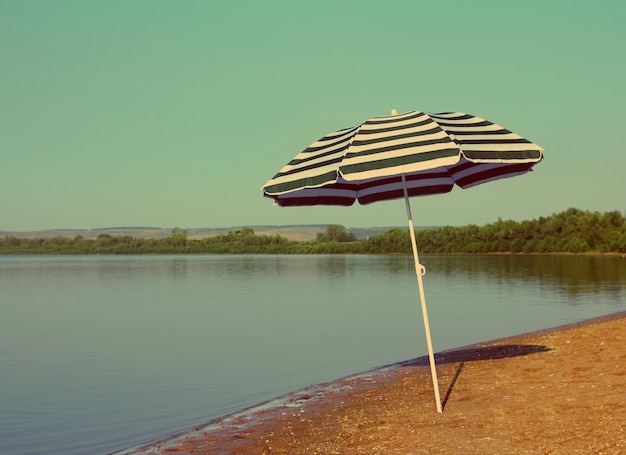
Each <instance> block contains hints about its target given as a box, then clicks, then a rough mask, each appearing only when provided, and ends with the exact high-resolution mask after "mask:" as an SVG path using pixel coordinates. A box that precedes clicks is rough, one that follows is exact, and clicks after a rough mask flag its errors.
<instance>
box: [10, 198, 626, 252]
mask: <svg viewBox="0 0 626 455" xmlns="http://www.w3.org/2000/svg"><path fill="white" fill-rule="evenodd" d="M415 234H416V239H417V243H418V245H419V250H420V252H421V253H426V254H428V253H431V254H442V253H444V254H445V253H448V254H452V253H479V254H485V253H525V254H531V253H619V254H622V253H626V219H625V217H624V216H623V215H622V214H621V213H620V212H619V211H610V212H604V213H600V212H592V211H583V210H579V209H575V208H570V209H568V210H566V211H563V212H561V213H558V214H553V215H551V216H548V217H540V218H538V219H533V220H526V221H521V222H518V221H512V220H506V221H505V220H501V219H498V220H497V221H496V222H493V223H489V224H485V225H483V226H477V225H473V224H470V225H467V226H460V227H453V226H442V227H434V228H423V229H419V230H417V231H416V233H415ZM410 252H411V244H410V240H409V232H408V229H401V228H392V229H390V230H388V231H386V232H383V233H381V234H378V235H372V236H368V237H365V238H357V237H356V235H354V234H353V233H351V232H349V231H348V230H347V229H346V228H345V227H343V226H340V225H329V226H327V227H326V229H325V230H324V231H322V232H318V233H317V236H316V238H315V239H314V240H311V241H297V240H289V239H287V238H286V237H284V236H281V235H258V234H256V233H255V232H254V230H253V229H252V228H243V229H239V230H235V231H230V232H228V233H225V234H219V235H215V236H211V237H206V238H202V239H197V238H190V237H189V236H188V235H187V231H185V230H184V229H179V228H174V229H172V230H171V234H170V235H169V236H168V237H165V238H135V237H133V236H131V235H122V236H115V235H111V234H108V233H102V234H99V235H98V237H97V238H95V239H85V238H84V237H83V236H81V235H76V236H74V237H54V238H18V237H16V236H13V235H5V236H4V237H2V238H0V254H5V255H7V254H393V253H402V254H408V253H410Z"/></svg>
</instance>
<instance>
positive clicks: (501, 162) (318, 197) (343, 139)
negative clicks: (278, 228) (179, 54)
mask: <svg viewBox="0 0 626 455" xmlns="http://www.w3.org/2000/svg"><path fill="white" fill-rule="evenodd" d="M542 159H543V149H542V148H541V147H539V146H538V145H536V144H533V143H532V142H530V141H529V140H527V139H524V138H523V137H521V136H519V135H517V134H515V133H513V132H511V131H509V130H507V129H506V128H503V127H502V126H500V125H496V124H495V123H492V122H490V121H488V120H485V119H483V118H480V117H476V116H473V115H469V114H464V113H462V112H443V113H438V114H426V113H424V112H420V111H410V112H406V113H404V114H397V113H396V112H395V110H394V111H392V114H391V116H387V117H374V118H371V119H368V120H366V121H365V122H363V123H361V124H360V125H359V126H355V127H351V128H344V129H341V130H339V131H335V132H333V133H330V134H327V135H326V136H324V137H323V138H321V139H319V140H318V141H317V142H314V143H313V144H311V145H310V146H309V147H307V148H306V149H304V150H303V151H302V152H301V153H300V154H298V155H297V156H296V157H295V158H294V159H293V160H291V161H290V162H289V163H288V164H287V165H286V166H284V167H283V168H282V169H281V170H280V171H279V172H278V173H277V174H276V175H275V176H274V177H273V178H271V179H270V180H269V181H268V182H267V183H266V184H265V185H263V187H262V188H261V189H262V190H263V195H264V196H265V197H269V198H272V199H274V201H276V203H277V204H278V205H281V206H309V205H341V206H349V205H352V204H354V201H359V203H360V204H369V203H372V202H377V201H385V200H390V199H400V198H404V199H405V202H406V211H407V216H408V221H409V233H410V237H411V246H412V248H413V259H414V262H415V273H416V275H417V284H418V289H419V296H420V302H421V306H422V316H423V318H424V330H425V332H426V344H427V347H428V357H429V360H430V370H431V375H432V380H433V389H434V394H435V403H436V407H437V411H438V412H442V406H441V398H440V395H439V385H438V381H437V370H436V368H435V357H434V354H433V347H432V340H431V336H430V327H429V322H428V313H427V309H426V297H425V294H424V284H423V281H422V276H423V275H424V274H425V271H426V269H425V268H424V266H423V265H422V264H420V262H419V256H418V253H417V245H416V242H415V231H414V228H413V219H412V216H411V206H410V204H409V197H411V196H425V195H429V194H440V193H447V192H449V191H451V190H452V188H453V187H454V185H457V186H459V187H461V188H471V187H473V186H476V185H480V184H482V183H487V182H491V181H493V180H498V179H502V178H506V177H513V176H516V175H521V174H525V173H527V172H529V171H530V170H531V169H532V167H533V166H534V165H535V164H537V163H538V162H539V161H541V160H542Z"/></svg>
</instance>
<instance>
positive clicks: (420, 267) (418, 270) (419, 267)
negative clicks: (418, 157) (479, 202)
mask: <svg viewBox="0 0 626 455" xmlns="http://www.w3.org/2000/svg"><path fill="white" fill-rule="evenodd" d="M402 185H403V187H404V201H405V202H406V214H407V217H408V218H409V233H410V234H411V246H412V247H413V259H414V262H415V274H416V275H417V286H418V287H419V293H420V301H421V303H422V315H423V316H424V330H425V331H426V344H427V345H428V359H429V361H430V373H431V375H432V377H433V388H434V389H435V403H436V404H437V412H442V408H441V398H440V397H439V383H438V381H437V369H436V367H435V355H434V354H433V343H432V341H431V339H430V325H429V324H428V312H427V311H426V297H425V295H424V283H423V282H422V275H424V274H425V273H426V269H425V268H424V266H423V265H421V264H420V261H419V257H418V255H417V243H416V242H415V230H414V229H413V217H412V216H411V205H410V204H409V193H408V190H407V188H406V179H405V177H404V174H402Z"/></svg>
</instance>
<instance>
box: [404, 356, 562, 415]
mask: <svg viewBox="0 0 626 455" xmlns="http://www.w3.org/2000/svg"><path fill="white" fill-rule="evenodd" d="M551 350H552V349H551V348H548V347H546V346H541V345H536V344H503V345H497V346H476V347H468V348H463V349H455V350H452V351H444V352H440V353H437V354H435V362H436V364H437V365H446V364H450V363H458V364H459V365H458V367H457V369H456V372H455V374H454V377H453V378H452V381H451V382H450V386H449V387H448V390H447V392H446V394H445V396H444V398H443V400H442V408H445V406H446V403H447V402H448V399H449V398H450V395H451V394H452V390H453V389H454V386H455V385H456V382H457V381H458V379H459V377H460V376H461V373H462V371H463V367H464V366H465V363H466V362H479V361H484V360H500V359H507V358H510V357H521V356H526V355H530V354H538V353H541V352H548V351H551ZM401 366H428V357H418V358H416V359H411V360H407V361H406V362H402V363H401Z"/></svg>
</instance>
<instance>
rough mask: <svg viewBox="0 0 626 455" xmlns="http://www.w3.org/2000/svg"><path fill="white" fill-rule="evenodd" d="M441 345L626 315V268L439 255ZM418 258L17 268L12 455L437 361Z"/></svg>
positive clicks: (10, 313) (433, 299) (436, 283)
mask: <svg viewBox="0 0 626 455" xmlns="http://www.w3.org/2000/svg"><path fill="white" fill-rule="evenodd" d="M420 259H421V262H422V263H423V264H424V265H425V266H426V270H427V274H426V275H425V276H424V285H425V290H426V299H427V304H428V311H429V316H430V324H431V332H432V337H433V346H434V349H435V351H441V350H444V349H448V348H453V347H458V346H463V345H467V344H470V343H476V342H480V341H487V340H491V339H494V338H501V337H506V336H511V335H515V334H520V333H523V332H528V331H534V330H539V329H544V328H549V327H553V326H558V325H562V324H567V323H571V322H575V321H580V320H584V319H589V318H592V317H596V316H601V315H606V314H610V313H614V312H618V311H624V310H626V259H625V258H621V257H577V256H422V257H421V258H420ZM412 260H413V259H412V256H399V255H395V256H334V255H330V256H313V255H312V256H262V255H255V256H212V255H209V256H99V257H96V256H89V257H87V256H78V257H77V256H38V257H27V256H13V257H2V256H0V453H2V454H4V455H17V454H29V455H32V454H64V455H71V454H87V453H88V454H107V453H111V452H115V451H118V450H122V449H125V448H128V447H131V446H136V445H138V444H141V443H144V442H147V441H150V440H153V439H157V438H161V437H165V436H167V435H169V434H171V433H173V432H176V431H180V430H183V429H186V428H191V427H193V426H196V425H200V424H203V423H206V422H208V421H210V420H211V419H213V418H216V417H219V416H223V415H225V414H229V413H232V412H235V411H237V410H239V409H241V408H243V407H247V406H250V405H253V404H255V403H259V402H262V401H265V400H269V399H271V398H274V397H276V396H279V395H283V394H284V393H286V392H289V391H292V390H296V389H299V388H303V387H306V386H309V385H311V384H316V383H319V382H325V381H329V380H332V379H335V378H339V377H343V376H346V375H350V374H353V373H358V372H360V371H365V370H368V369H371V368H373V367H376V366H380V365H386V364H390V363H393V362H397V361H402V360H407V359H411V358H414V357H418V356H422V355H425V354H426V343H425V337H424V329H423V324H422V316H421V312H420V305H419V298H418V294H417V283H416V279H415V269H414V266H413V263H412Z"/></svg>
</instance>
